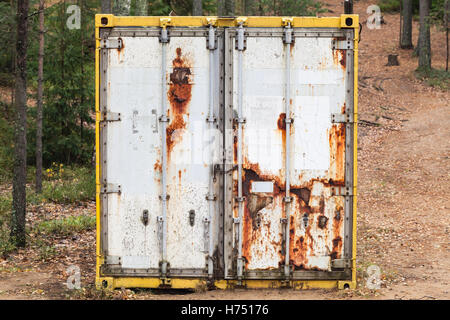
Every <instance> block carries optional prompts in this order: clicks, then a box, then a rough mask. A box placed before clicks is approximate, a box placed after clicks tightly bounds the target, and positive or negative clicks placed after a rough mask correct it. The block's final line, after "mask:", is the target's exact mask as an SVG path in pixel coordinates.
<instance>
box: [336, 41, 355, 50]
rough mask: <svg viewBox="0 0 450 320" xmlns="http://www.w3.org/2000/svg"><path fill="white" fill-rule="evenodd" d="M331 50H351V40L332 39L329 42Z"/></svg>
mask: <svg viewBox="0 0 450 320" xmlns="http://www.w3.org/2000/svg"><path fill="white" fill-rule="evenodd" d="M331 47H332V49H333V50H353V41H352V40H333V41H332V42H331Z"/></svg>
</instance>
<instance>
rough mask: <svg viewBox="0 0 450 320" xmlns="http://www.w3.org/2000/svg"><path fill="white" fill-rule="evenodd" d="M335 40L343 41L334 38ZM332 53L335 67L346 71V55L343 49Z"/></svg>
mask: <svg viewBox="0 0 450 320" xmlns="http://www.w3.org/2000/svg"><path fill="white" fill-rule="evenodd" d="M335 40H337V41H339V40H345V38H335ZM332 52H333V61H334V64H335V65H340V66H341V68H342V69H343V70H345V69H346V67H347V66H346V63H347V55H346V53H345V50H343V49H335V50H332Z"/></svg>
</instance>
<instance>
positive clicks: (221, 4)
mask: <svg viewBox="0 0 450 320" xmlns="http://www.w3.org/2000/svg"><path fill="white" fill-rule="evenodd" d="M217 6H218V12H219V16H225V17H231V16H234V0H218V4H217Z"/></svg>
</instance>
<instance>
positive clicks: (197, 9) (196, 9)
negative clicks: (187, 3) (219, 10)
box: [192, 0, 203, 16]
mask: <svg viewBox="0 0 450 320" xmlns="http://www.w3.org/2000/svg"><path fill="white" fill-rule="evenodd" d="M192 15H193V16H202V15H203V8H202V0H194V1H193V6H192Z"/></svg>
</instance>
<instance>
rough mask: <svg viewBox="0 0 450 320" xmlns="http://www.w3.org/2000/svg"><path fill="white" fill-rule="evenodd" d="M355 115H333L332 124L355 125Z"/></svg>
mask: <svg viewBox="0 0 450 320" xmlns="http://www.w3.org/2000/svg"><path fill="white" fill-rule="evenodd" d="M353 122H354V121H353V114H351V113H332V114H331V123H353Z"/></svg>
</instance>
